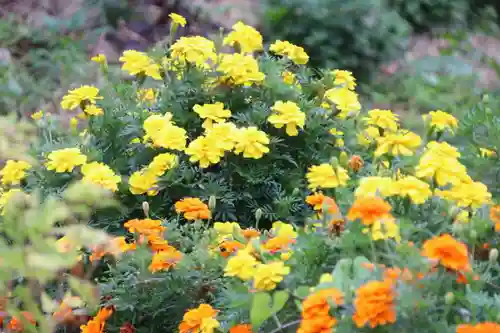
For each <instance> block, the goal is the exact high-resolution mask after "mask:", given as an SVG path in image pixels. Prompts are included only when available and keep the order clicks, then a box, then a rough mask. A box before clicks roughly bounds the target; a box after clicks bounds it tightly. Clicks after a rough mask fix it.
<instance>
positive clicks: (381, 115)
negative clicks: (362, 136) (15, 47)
mask: <svg viewBox="0 0 500 333" xmlns="http://www.w3.org/2000/svg"><path fill="white" fill-rule="evenodd" d="M363 120H364V121H365V122H366V124H367V125H372V126H376V127H379V128H382V129H384V130H388V131H391V132H396V131H397V130H398V125H399V116H398V115H397V114H394V113H393V112H392V111H391V110H379V109H373V110H370V111H368V117H365V118H363Z"/></svg>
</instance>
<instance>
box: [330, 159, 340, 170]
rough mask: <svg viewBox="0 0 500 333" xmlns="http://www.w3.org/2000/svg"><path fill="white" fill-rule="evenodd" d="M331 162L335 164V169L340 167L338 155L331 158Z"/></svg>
mask: <svg viewBox="0 0 500 333" xmlns="http://www.w3.org/2000/svg"><path fill="white" fill-rule="evenodd" d="M330 164H331V165H332V166H333V168H334V169H337V168H338V167H339V160H338V158H336V157H332V159H331V160H330Z"/></svg>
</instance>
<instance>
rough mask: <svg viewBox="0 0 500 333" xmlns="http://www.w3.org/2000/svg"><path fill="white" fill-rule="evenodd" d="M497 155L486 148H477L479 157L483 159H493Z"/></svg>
mask: <svg viewBox="0 0 500 333" xmlns="http://www.w3.org/2000/svg"><path fill="white" fill-rule="evenodd" d="M496 155H497V153H496V152H495V151H494V150H491V149H487V148H479V156H481V157H483V158H488V157H494V156H496Z"/></svg>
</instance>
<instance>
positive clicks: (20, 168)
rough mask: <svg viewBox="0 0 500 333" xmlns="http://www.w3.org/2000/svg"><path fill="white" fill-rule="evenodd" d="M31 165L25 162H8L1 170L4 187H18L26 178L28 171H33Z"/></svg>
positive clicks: (0, 174) (0, 175)
mask: <svg viewBox="0 0 500 333" xmlns="http://www.w3.org/2000/svg"><path fill="white" fill-rule="evenodd" d="M31 167H32V166H31V164H29V163H28V162H25V161H14V160H8V161H7V162H6V163H5V166H4V167H3V168H2V169H1V170H0V177H2V184H3V185H18V184H20V183H21V181H22V180H23V179H24V178H25V177H26V170H29V169H31Z"/></svg>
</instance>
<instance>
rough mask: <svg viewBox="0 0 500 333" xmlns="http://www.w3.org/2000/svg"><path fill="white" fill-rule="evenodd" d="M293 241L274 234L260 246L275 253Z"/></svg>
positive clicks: (293, 241) (287, 246) (285, 248)
mask: <svg viewBox="0 0 500 333" xmlns="http://www.w3.org/2000/svg"><path fill="white" fill-rule="evenodd" d="M293 243H295V240H294V239H290V238H286V237H280V236H276V237H273V238H269V239H268V240H267V241H266V242H265V243H264V244H263V245H262V247H263V248H264V249H266V250H267V251H269V252H271V253H275V252H278V251H281V250H287V249H288V248H289V247H290V245H291V244H293Z"/></svg>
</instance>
